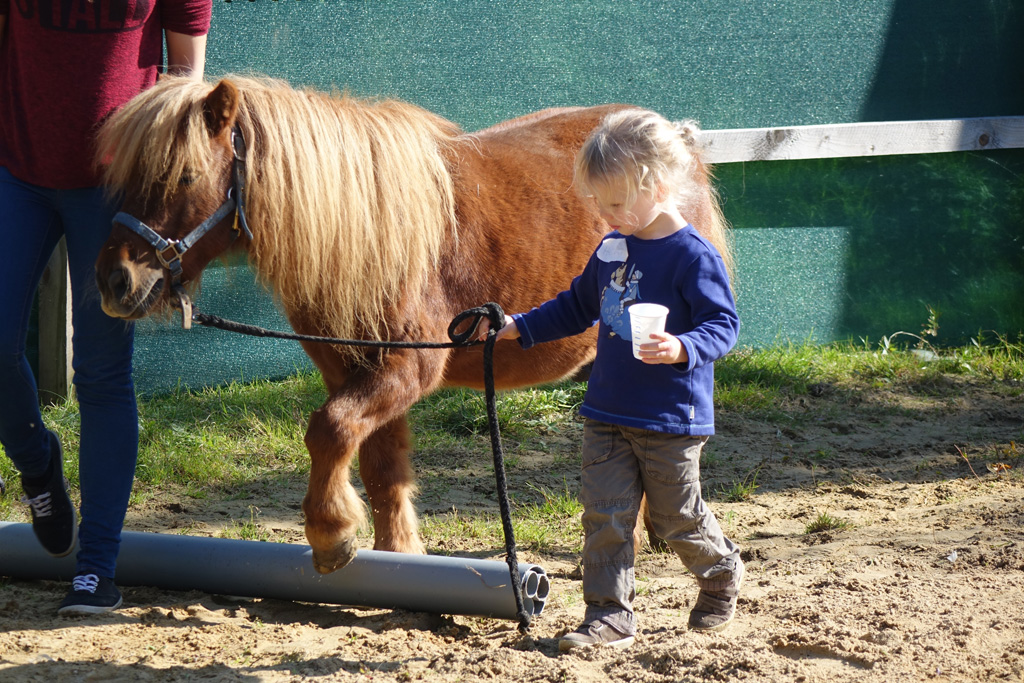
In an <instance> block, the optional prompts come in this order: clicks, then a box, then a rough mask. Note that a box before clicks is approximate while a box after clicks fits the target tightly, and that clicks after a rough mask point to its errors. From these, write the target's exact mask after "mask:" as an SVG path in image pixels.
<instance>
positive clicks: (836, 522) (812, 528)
mask: <svg viewBox="0 0 1024 683" xmlns="http://www.w3.org/2000/svg"><path fill="white" fill-rule="evenodd" d="M851 526H853V525H852V524H850V522H848V521H846V520H845V519H840V518H839V517H833V516H832V515H830V514H828V513H827V512H819V513H818V516H817V517H816V518H815V519H814V520H813V521H812V522H811V523H810V524H808V525H807V526H806V527H805V528H804V533H806V534H820V533H823V532H825V531H843V530H844V529H849V528H850V527H851Z"/></svg>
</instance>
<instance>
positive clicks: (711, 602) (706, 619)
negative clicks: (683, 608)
mask: <svg viewBox="0 0 1024 683" xmlns="http://www.w3.org/2000/svg"><path fill="white" fill-rule="evenodd" d="M743 571H744V568H743V562H742V561H739V562H738V564H737V565H736V569H734V570H733V572H732V574H733V582H732V585H730V586H729V587H728V588H723V589H722V590H716V591H711V590H705V589H703V588H701V589H700V593H698V594H697V602H696V603H695V604H694V606H693V609H692V610H691V611H690V621H689V626H690V628H691V629H693V630H695V631H721V630H723V629H725V628H726V627H727V626H728V625H729V624H731V623H732V620H733V617H735V616H736V600H737V598H738V597H739V594H740V586H741V585H742V584H743Z"/></svg>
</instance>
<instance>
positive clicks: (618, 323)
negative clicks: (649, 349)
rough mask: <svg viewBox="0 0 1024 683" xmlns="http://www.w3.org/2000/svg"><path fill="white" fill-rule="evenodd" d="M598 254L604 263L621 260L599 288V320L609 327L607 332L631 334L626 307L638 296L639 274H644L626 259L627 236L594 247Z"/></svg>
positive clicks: (640, 276) (623, 334)
mask: <svg viewBox="0 0 1024 683" xmlns="http://www.w3.org/2000/svg"><path fill="white" fill-rule="evenodd" d="M597 257H598V258H599V259H601V260H602V261H604V262H606V263H614V262H616V261H623V263H622V265H621V266H619V267H618V268H616V269H615V270H614V271H613V272H612V275H611V278H610V279H609V281H608V284H607V285H606V286H605V288H604V290H602V291H601V321H602V322H603V323H604V324H605V325H607V326H608V328H609V329H610V330H611V332H610V335H611V336H615V335H619V336H621V337H625V338H626V339H628V338H629V337H630V325H629V314H628V313H627V312H626V309H628V308H629V306H630V305H632V304H633V303H635V302H636V301H637V300H639V299H640V284H639V283H640V278H642V277H643V276H644V274H643V273H642V272H641V271H640V270H639V269H638V268H637V267H636V264H634V265H632V266H629V264H628V263H627V262H626V260H627V259H628V258H629V252H628V250H627V249H626V240H622V239H610V240H605V241H604V242H603V243H602V244H601V247H600V248H599V249H598V251H597Z"/></svg>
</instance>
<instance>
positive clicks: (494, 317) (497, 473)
mask: <svg viewBox="0 0 1024 683" xmlns="http://www.w3.org/2000/svg"><path fill="white" fill-rule="evenodd" d="M485 317H486V318H487V319H488V321H490V324H491V328H490V330H489V331H488V332H487V339H486V340H485V341H483V342H480V341H476V340H475V339H473V337H472V335H473V333H474V332H475V331H476V328H477V327H478V326H479V325H480V321H481V320H483V318H485ZM468 319H472V324H470V325H469V326H468V327H467V328H466V330H465V331H463V332H461V333H459V332H457V331H456V330H457V329H458V328H459V326H461V325H462V324H463V323H464V322H465V321H466V320H468ZM192 320H193V321H194V322H197V323H199V324H200V325H202V326H203V327H214V328H217V329H220V330H225V331H228V332H237V333H239V334H246V335H249V336H251V337H267V338H273V339H288V340H291V341H308V342H319V343H323V344H337V345H341V346H368V347H373V348H383V349H387V348H402V349H454V348H460V347H468V346H477V345H479V344H483V345H484V395H485V398H486V399H487V426H488V428H489V430H490V433H491V454H492V455H493V458H494V478H495V485H496V488H497V490H498V508H499V510H500V512H501V527H502V531H503V532H504V535H505V560H506V562H507V563H508V571H509V576H510V577H511V579H512V594H513V595H514V596H515V599H516V617H517V618H518V619H519V630H520V631H521V632H522V633H526V632H527V630H529V628H530V620H531V618H532V615H531V614H529V613H528V612H527V611H526V606H525V603H524V602H523V589H522V577H521V576H520V574H519V560H518V559H516V539H515V534H514V532H513V529H512V508H511V506H510V505H509V500H508V484H507V480H506V477H505V453H504V450H503V449H502V447H501V433H500V431H499V429H498V409H497V407H496V401H495V394H494V342H496V341H497V336H498V330H500V329H501V328H502V327H504V325H505V313H504V312H503V311H502V310H501V306H499V305H498V304H496V303H493V302H491V303H487V304H484V305H483V306H478V307H476V308H470V309H468V310H465V311H463V312H462V313H459V314H458V315H457V316H455V318H454V319H452V322H451V324H450V325H448V338H449V339H451V340H452V341H451V342H410V341H375V340H374V341H364V340H361V339H337V338H335V337H317V336H313V335H306V334H295V333H290V332H278V331H276V330H268V329H266V328H263V327H257V326H255V325H247V324H245V323H240V322H235V321H234V320H226V319H224V318H220V317H218V316H215V315H207V314H205V313H200V312H199V311H198V310H195V309H193V310H192Z"/></svg>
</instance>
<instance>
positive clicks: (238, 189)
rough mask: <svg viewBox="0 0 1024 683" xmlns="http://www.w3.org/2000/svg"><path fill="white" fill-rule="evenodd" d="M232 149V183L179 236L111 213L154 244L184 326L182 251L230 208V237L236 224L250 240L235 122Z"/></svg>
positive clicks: (188, 308)
mask: <svg viewBox="0 0 1024 683" xmlns="http://www.w3.org/2000/svg"><path fill="white" fill-rule="evenodd" d="M231 152H232V154H233V155H234V157H235V158H234V162H233V163H232V165H231V187H229V188H228V193H227V197H226V198H225V199H224V203H222V204H221V205H220V206H219V207H217V210H216V211H214V212H213V213H212V214H211V215H210V216H209V217H208V218H207V219H206V220H204V221H203V222H202V223H200V224H199V225H198V226H196V228H195V229H194V230H193V231H192V232H190V233H189V234H187V235H185V236H184V237H183V238H181V239H180V240H172V239H164V238H163V237H161V236H160V235H159V234H157V232H156V231H155V230H153V229H152V228H151V227H149V226H148V225H146V224H145V223H143V222H142V221H140V220H139V219H138V218H136V217H135V216H132V215H131V214H128V213H125V212H123V211H120V212H118V213H117V215H115V216H114V223H115V224H116V223H120V224H121V225H123V226H124V227H126V228H128V229H129V230H131V231H132V232H134V233H135V234H136V235H138V236H139V237H141V238H142V239H144V240H145V241H146V243H147V244H149V246H151V247H153V249H154V251H155V252H156V258H157V260H158V261H160V264H161V265H162V266H163V267H164V268H166V269H167V270H168V272H170V274H171V291H173V292H174V293H175V294H176V295H177V297H178V299H177V304H178V306H179V307H180V308H181V325H182V327H184V328H185V329H186V330H187V329H190V328H191V327H192V301H191V300H190V299H189V297H188V294H186V293H185V288H184V287H183V286H182V284H181V275H182V267H181V259H182V257H183V256H184V255H185V252H187V251H188V250H189V249H191V248H192V247H194V246H195V244H196V242H198V241H199V240H200V239H201V238H202V237H203V235H205V234H206V233H208V232H209V231H210V230H211V229H213V227H214V226H215V225H217V224H218V223H220V222H221V221H222V220H224V219H225V218H226V217H227V216H228V214H230V213H232V212H234V214H235V222H234V224H233V225H232V226H231V231H232V232H231V241H232V242H234V240H235V239H237V238H238V235H239V232H240V231H239V228H241V230H242V231H244V232H245V236H246V237H248V238H249V241H252V232H251V231H250V230H249V223H248V222H247V221H246V219H245V138H244V137H242V131H241V130H239V128H238V125H237V124H236V125H235V126H234V127H233V128H232V129H231Z"/></svg>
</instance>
